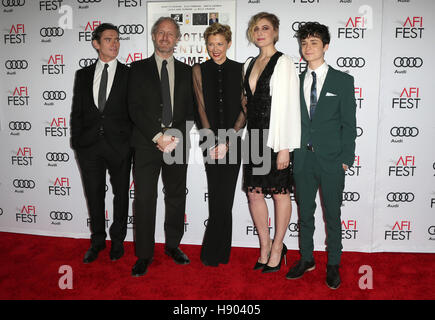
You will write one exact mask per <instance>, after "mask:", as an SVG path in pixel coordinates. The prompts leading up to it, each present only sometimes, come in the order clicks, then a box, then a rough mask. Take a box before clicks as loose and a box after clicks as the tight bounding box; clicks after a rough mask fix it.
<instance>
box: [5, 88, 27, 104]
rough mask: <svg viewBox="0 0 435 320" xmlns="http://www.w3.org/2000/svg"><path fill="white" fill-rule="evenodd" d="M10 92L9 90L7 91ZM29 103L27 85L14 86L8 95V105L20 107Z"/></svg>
mask: <svg viewBox="0 0 435 320" xmlns="http://www.w3.org/2000/svg"><path fill="white" fill-rule="evenodd" d="M9 92H10V91H9ZM28 105H29V91H28V89H27V86H18V87H15V89H14V91H13V93H12V95H11V96H8V106H14V107H21V106H28Z"/></svg>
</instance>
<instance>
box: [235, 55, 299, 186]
mask: <svg viewBox="0 0 435 320" xmlns="http://www.w3.org/2000/svg"><path fill="white" fill-rule="evenodd" d="M281 55H282V53H281V52H276V53H275V54H274V55H273V56H272V57H271V58H270V60H269V62H268V64H267V65H266V67H265V68H264V70H263V72H262V73H261V75H260V76H259V78H258V80H257V84H256V87H255V92H254V94H252V92H251V87H250V85H249V76H250V74H251V71H252V67H253V66H254V63H255V60H256V58H254V59H252V61H251V62H250V64H249V66H248V69H247V71H246V76H245V80H244V87H245V91H246V95H247V119H248V128H247V129H248V130H247V134H248V138H249V139H248V140H247V141H249V143H250V145H251V146H252V144H251V143H253V142H252V141H251V140H252V139H254V140H256V136H258V137H259V141H258V143H259V151H260V152H259V155H258V156H259V157H260V158H261V157H263V156H264V155H263V153H262V152H261V151H262V150H263V146H264V148H265V155H266V156H267V155H270V156H269V157H270V158H269V159H268V161H270V171H269V172H268V173H267V174H263V175H258V174H253V169H254V168H256V167H257V168H260V167H262V166H263V165H264V162H265V161H264V160H263V162H262V163H260V164H256V161H253V160H254V159H253V157H254V155H253V154H252V148H250V149H249V150H250V152H249V160H248V163H247V164H245V165H244V167H243V188H244V189H245V191H249V192H257V193H263V194H284V193H288V192H291V191H292V184H293V179H292V165H291V164H290V165H289V166H288V167H287V168H286V169H283V170H278V169H277V167H276V160H277V156H278V153H277V152H273V150H272V149H271V148H269V147H267V146H266V142H267V134H266V135H264V133H265V132H264V130H265V129H269V123H270V110H271V101H272V97H271V96H270V79H271V77H272V74H273V71H274V68H275V65H276V63H277V61H278V58H279V57H280V56H281ZM253 130H255V131H257V132H258V135H253Z"/></svg>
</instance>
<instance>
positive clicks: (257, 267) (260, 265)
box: [254, 240, 273, 270]
mask: <svg viewBox="0 0 435 320" xmlns="http://www.w3.org/2000/svg"><path fill="white" fill-rule="evenodd" d="M270 242H271V243H273V240H270ZM271 252H272V245H271V247H270V251H269V254H268V255H267V261H269V258H270V253H271ZM266 265H267V262H266V263H261V262H259V261H257V263H256V264H255V266H254V270H260V269H264V267H266Z"/></svg>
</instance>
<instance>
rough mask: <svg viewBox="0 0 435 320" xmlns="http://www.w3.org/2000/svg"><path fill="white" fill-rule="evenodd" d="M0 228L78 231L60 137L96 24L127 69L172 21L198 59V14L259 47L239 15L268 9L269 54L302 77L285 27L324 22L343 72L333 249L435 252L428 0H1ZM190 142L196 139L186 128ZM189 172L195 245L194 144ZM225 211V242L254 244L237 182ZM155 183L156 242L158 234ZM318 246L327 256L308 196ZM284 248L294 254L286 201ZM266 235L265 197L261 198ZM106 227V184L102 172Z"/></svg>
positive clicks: (434, 115)
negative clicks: (345, 139)
mask: <svg viewBox="0 0 435 320" xmlns="http://www.w3.org/2000/svg"><path fill="white" fill-rule="evenodd" d="M0 10H1V13H0V16H1V22H0V32H1V38H2V39H1V41H0V43H1V45H0V48H1V49H0V52H1V61H0V82H1V90H0V105H1V109H0V144H1V150H2V152H1V155H0V168H1V169H0V231H5V232H17V233H28V234H38V235H50V236H64V237H73V238H88V237H89V220H88V213H87V207H86V201H85V198H84V193H83V186H82V182H81V178H80V172H79V170H78V167H77V162H76V159H75V155H74V152H73V150H72V149H71V148H70V143H69V116H70V112H71V98H72V88H73V80H74V74H75V71H76V70H77V69H79V68H82V67H85V66H87V65H89V64H91V63H93V62H95V61H96V58H97V54H96V51H95V50H94V49H93V48H92V45H91V33H92V31H93V30H94V28H95V27H96V26H98V25H99V24H100V23H103V22H111V23H114V24H116V25H118V26H119V30H120V39H121V48H120V54H119V57H118V59H119V61H121V62H123V63H125V64H130V63H131V62H133V61H136V60H140V59H143V58H145V57H147V56H149V55H150V54H151V53H152V51H153V47H152V42H151V37H150V26H151V25H152V24H153V22H154V21H155V20H156V19H157V18H158V17H160V16H162V15H164V16H172V17H174V18H175V19H176V20H177V21H178V23H179V24H180V27H181V31H182V37H181V41H180V43H179V44H178V46H177V48H176V51H175V54H174V55H175V57H176V58H177V59H179V60H181V61H183V62H185V63H187V64H190V65H191V64H193V63H197V62H203V61H205V60H206V59H208V56H207V52H206V47H205V44H204V39H203V35H202V33H203V32H204V30H205V28H206V27H207V25H208V23H209V19H211V18H214V17H217V18H218V19H219V22H221V23H225V24H229V25H230V26H231V28H232V30H233V46H232V47H231V51H229V53H228V55H229V57H230V58H232V59H235V60H237V61H239V62H244V61H245V60H246V59H247V58H248V57H250V56H255V55H257V54H258V49H257V48H256V47H255V46H253V45H249V44H248V41H247V40H246V35H245V32H246V29H247V24H248V21H249V18H250V17H251V16H252V15H254V14H256V13H258V12H260V11H269V12H272V13H275V14H276V15H277V16H278V17H279V18H280V21H281V25H280V39H279V41H278V43H277V48H278V49H279V50H280V51H282V52H284V53H286V54H287V55H289V56H290V57H292V59H293V60H294V63H295V65H296V68H297V70H298V71H299V72H303V71H304V70H305V69H306V68H307V64H306V63H305V62H304V60H303V59H302V58H301V56H300V51H299V47H298V43H297V40H296V38H295V37H294V34H295V32H296V31H297V30H298V28H299V27H300V26H301V25H303V24H304V23H305V22H307V21H319V22H320V23H323V24H326V25H328V26H329V29H330V32H331V44H330V49H329V51H328V52H327V54H326V60H327V62H328V64H330V65H331V66H332V67H334V68H337V69H339V70H341V71H343V72H346V73H349V74H351V75H352V76H354V78H355V98H356V101H357V126H358V137H357V148H356V156H355V164H354V166H353V167H352V168H350V169H349V170H348V171H347V172H346V186H345V191H344V192H343V207H342V238H343V246H344V250H345V251H360V252H379V251H397V252H435V183H434V182H435V148H434V138H435V125H434V123H435V122H434V121H435V120H434V119H435V111H434V108H433V103H431V102H430V101H429V97H430V94H432V93H433V92H435V87H434V81H433V78H432V76H431V71H433V70H435V64H434V59H433V57H431V54H432V53H433V52H434V51H435V44H434V41H433V34H434V32H435V2H433V1H431V0H407V1H406V0H383V1H379V0H364V1H362V0H361V1H359V0H286V1H283V0H237V1H177V2H173V1H160V2H151V1H146V0H32V1H30V0H1V5H0ZM191 137H192V140H193V141H194V144H195V141H198V134H197V133H196V130H195V129H194V130H192V132H191ZM191 152H192V154H191V159H192V160H191V164H190V165H189V169H188V178H187V182H188V185H187V189H186V197H187V207H186V215H185V235H184V238H183V243H186V244H201V243H202V237H203V234H204V229H205V225H206V223H207V216H208V210H207V207H208V199H207V198H208V197H207V195H208V194H207V183H206V178H205V172H204V167H203V164H202V160H201V155H200V153H199V150H198V149H192V151H191ZM241 174H242V173H241V172H240V176H239V181H238V186H237V190H238V191H237V192H236V196H235V201H234V209H233V219H234V221H233V245H234V246H243V247H258V237H257V232H256V229H255V226H254V225H253V222H252V219H251V216H250V214H249V210H248V206H247V198H246V195H245V194H244V193H243V192H242V190H241ZM162 187H163V186H162V184H161V182H160V183H159V189H160V190H159V199H158V208H157V210H158V213H157V230H156V238H157V239H156V241H157V242H164V234H163V216H164V214H163V212H164V205H163V196H164V193H163V190H162ZM129 195H130V209H129V219H128V228H129V230H128V234H127V240H128V241H133V239H134V238H133V235H134V232H133V229H134V214H133V210H132V204H133V201H134V181H133V179H132V178H131V184H130V190H129ZM317 202H318V209H317V212H316V232H315V248H316V250H325V226H324V222H323V214H322V210H321V203H320V198H319V197H318V199H317ZM292 203H293V214H292V218H291V222H290V224H289V226H288V231H287V235H286V238H285V243H286V244H287V246H288V247H289V248H291V249H297V248H298V224H297V220H298V219H297V209H296V208H297V207H296V203H295V202H294V200H293V201H292ZM267 204H268V207H269V212H270V217H269V227H270V231H271V234H272V236H273V233H274V229H275V226H274V223H275V222H274V215H273V200H272V199H267ZM106 208H107V210H106V220H107V227H109V226H110V224H111V221H112V190H111V186H110V182H109V179H107V192H106Z"/></svg>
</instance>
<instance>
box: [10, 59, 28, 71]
mask: <svg viewBox="0 0 435 320" xmlns="http://www.w3.org/2000/svg"><path fill="white" fill-rule="evenodd" d="M28 66H29V63H28V62H27V60H6V61H5V68H6V69H8V70H16V69H27V67H28Z"/></svg>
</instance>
